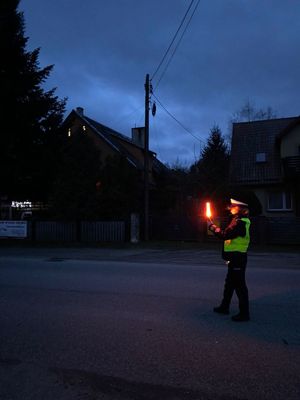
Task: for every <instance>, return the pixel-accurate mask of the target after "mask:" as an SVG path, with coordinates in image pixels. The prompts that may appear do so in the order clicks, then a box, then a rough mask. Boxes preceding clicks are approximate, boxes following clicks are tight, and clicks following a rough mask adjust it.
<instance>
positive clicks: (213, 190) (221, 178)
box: [190, 125, 229, 208]
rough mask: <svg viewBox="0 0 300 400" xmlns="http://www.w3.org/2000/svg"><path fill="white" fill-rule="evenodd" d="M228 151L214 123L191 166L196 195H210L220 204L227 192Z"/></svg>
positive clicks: (191, 177)
mask: <svg viewBox="0 0 300 400" xmlns="http://www.w3.org/2000/svg"><path fill="white" fill-rule="evenodd" d="M228 174H229V151H228V146H227V144H226V142H225V140H224V138H223V136H222V132H221V130H220V128H219V127H218V126H217V125H215V126H214V127H213V128H212V129H211V131H210V135H209V137H208V140H207V144H206V146H205V147H204V148H203V150H202V152H201V157H200V159H199V160H198V161H197V162H196V163H195V164H194V165H192V167H191V171H190V179H191V183H192V188H193V191H194V194H196V195H197V197H200V198H203V197H210V198H211V199H213V200H214V201H215V202H216V203H219V204H220V208H221V205H222V203H223V201H224V202H225V201H226V196H227V193H228Z"/></svg>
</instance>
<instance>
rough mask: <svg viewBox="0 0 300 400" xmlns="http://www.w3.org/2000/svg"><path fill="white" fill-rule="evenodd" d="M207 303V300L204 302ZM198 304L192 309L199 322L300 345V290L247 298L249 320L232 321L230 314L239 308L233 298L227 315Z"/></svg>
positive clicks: (269, 340)
mask: <svg viewBox="0 0 300 400" xmlns="http://www.w3.org/2000/svg"><path fill="white" fill-rule="evenodd" d="M204 306H205V307H207V304H205V305H204ZM212 308H213V305H211V306H210V310H209V311H208V310H207V308H206V310H204V308H202V307H201V310H200V309H199V308H198V310H197V311H196V310H194V316H195V315H196V313H197V315H198V317H197V320H198V323H201V324H202V323H205V325H207V324H208V325H211V327H215V328H216V329H217V330H218V329H221V330H222V331H223V333H225V332H226V331H227V332H228V333H229V334H230V333H232V332H234V333H235V334H240V335H246V336H249V337H253V338H255V339H258V340H262V341H266V342H269V343H281V344H284V345H296V346H299V345H300V290H293V291H285V292H282V293H278V294H276V295H270V296H263V297H257V298H255V299H252V301H250V313H251V320H250V321H249V322H233V321H231V316H232V315H234V314H236V313H237V312H238V306H237V300H236V299H235V298H234V299H233V302H232V306H231V313H230V315H226V316H225V315H219V314H215V313H213V312H212Z"/></svg>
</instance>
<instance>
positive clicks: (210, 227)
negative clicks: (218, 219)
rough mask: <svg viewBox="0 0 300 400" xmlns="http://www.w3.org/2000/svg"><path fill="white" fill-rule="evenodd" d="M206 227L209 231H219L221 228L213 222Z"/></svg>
mask: <svg viewBox="0 0 300 400" xmlns="http://www.w3.org/2000/svg"><path fill="white" fill-rule="evenodd" d="M208 229H209V230H210V231H211V232H216V233H218V232H220V231H221V229H220V228H219V227H218V226H217V225H215V224H210V225H209V226H208Z"/></svg>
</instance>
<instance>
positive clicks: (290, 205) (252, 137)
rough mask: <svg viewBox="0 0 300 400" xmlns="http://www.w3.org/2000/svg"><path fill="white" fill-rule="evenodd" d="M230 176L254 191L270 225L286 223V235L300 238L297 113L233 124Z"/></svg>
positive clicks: (233, 181) (236, 183)
mask: <svg viewBox="0 0 300 400" xmlns="http://www.w3.org/2000/svg"><path fill="white" fill-rule="evenodd" d="M229 179H230V184H231V186H232V187H233V188H238V189H243V190H249V191H252V192H253V193H255V195H256V197H257V199H258V200H259V202H260V204H261V208H262V215H263V216H265V217H266V218H267V220H268V221H269V225H270V226H271V225H272V224H273V225H274V226H275V225H278V224H281V225H282V226H283V224H285V226H286V225H287V223H289V224H290V225H292V226H293V229H292V230H290V233H288V228H287V227H286V229H287V230H286V236H289V238H290V240H293V238H292V237H293V236H295V235H296V236H298V239H297V240H299V241H300V239H299V235H300V234H299V232H300V226H299V224H300V218H299V217H300V117H299V116H298V117H291V118H279V119H268V120H262V121H252V122H242V123H234V124H233V132H232V147H231V163H230V173H229ZM296 226H297V229H298V231H296ZM281 230H282V231H283V228H282V229H281ZM273 236H274V237H275V236H276V235H275V234H274V235H273Z"/></svg>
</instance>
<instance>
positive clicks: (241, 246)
mask: <svg viewBox="0 0 300 400" xmlns="http://www.w3.org/2000/svg"><path fill="white" fill-rule="evenodd" d="M241 221H244V222H245V225H246V235H245V236H238V237H237V238H235V239H229V240H225V242H224V251H225V252H226V251H239V252H240V253H246V252H247V250H248V246H249V243H250V233H249V229H250V223H251V222H250V220H249V219H248V218H241Z"/></svg>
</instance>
